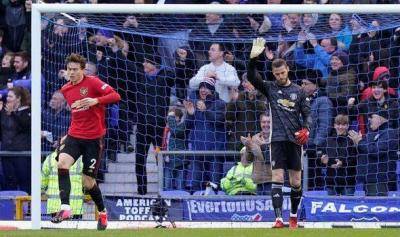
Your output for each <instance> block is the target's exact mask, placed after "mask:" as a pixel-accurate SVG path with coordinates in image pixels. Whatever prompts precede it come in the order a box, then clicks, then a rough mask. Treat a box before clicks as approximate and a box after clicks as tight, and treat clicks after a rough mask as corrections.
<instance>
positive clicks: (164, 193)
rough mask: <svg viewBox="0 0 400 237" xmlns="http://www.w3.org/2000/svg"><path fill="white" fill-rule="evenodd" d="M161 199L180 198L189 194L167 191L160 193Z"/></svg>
mask: <svg viewBox="0 0 400 237" xmlns="http://www.w3.org/2000/svg"><path fill="white" fill-rule="evenodd" d="M160 195H161V197H164V198H168V197H180V196H190V193H188V192H186V191H183V190H169V191H161V192H160Z"/></svg>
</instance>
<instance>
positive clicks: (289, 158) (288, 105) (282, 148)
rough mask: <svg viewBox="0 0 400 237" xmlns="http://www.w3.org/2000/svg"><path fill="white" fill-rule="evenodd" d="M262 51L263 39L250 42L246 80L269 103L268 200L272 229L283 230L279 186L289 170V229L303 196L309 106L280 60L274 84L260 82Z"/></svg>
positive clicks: (294, 223) (276, 63) (274, 69)
mask: <svg viewBox="0 0 400 237" xmlns="http://www.w3.org/2000/svg"><path fill="white" fill-rule="evenodd" d="M264 49H265V40H264V39H263V38H257V39H255V40H254V41H253V46H252V49H251V53H250V62H249V65H248V71H247V77H248V80H249V81H250V83H251V84H253V86H254V87H255V88H256V89H257V90H259V91H260V92H261V93H262V94H264V95H265V96H266V97H267V101H268V102H269V104H270V111H271V117H272V125H271V127H272V133H271V145H270V151H271V168H272V189H271V197H272V205H273V207H274V211H275V216H276V221H275V224H274V226H273V227H274V228H283V227H284V225H283V220H282V203H283V196H282V186H283V182H284V173H285V170H288V171H289V181H290V185H291V192H290V201H291V211H290V218H289V227H290V228H297V209H298V206H299V204H300V200H301V197H302V189H301V169H302V165H301V156H302V145H304V144H306V143H307V141H308V136H309V125H310V123H311V117H310V103H309V101H308V100H307V99H306V95H305V93H304V92H303V91H302V89H301V87H300V86H298V85H296V84H294V83H292V82H291V81H290V79H289V76H288V73H289V67H288V65H287V64H286V61H285V60H283V59H275V60H274V61H273V62H272V74H273V75H274V76H275V81H263V80H262V79H260V78H257V77H256V69H255V67H256V63H257V58H258V56H259V55H260V54H261V53H262V52H263V51H264Z"/></svg>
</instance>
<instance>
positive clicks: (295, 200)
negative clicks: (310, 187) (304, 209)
mask: <svg viewBox="0 0 400 237" xmlns="http://www.w3.org/2000/svg"><path fill="white" fill-rule="evenodd" d="M302 195H303V190H302V189H301V186H299V187H292V189H291V190H290V202H291V203H292V206H291V209H290V213H292V214H297V210H298V208H299V204H300V200H301V196H302Z"/></svg>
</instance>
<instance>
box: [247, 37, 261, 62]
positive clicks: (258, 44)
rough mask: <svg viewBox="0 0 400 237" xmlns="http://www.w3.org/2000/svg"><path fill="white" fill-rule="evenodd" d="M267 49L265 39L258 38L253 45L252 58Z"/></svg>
mask: <svg viewBox="0 0 400 237" xmlns="http://www.w3.org/2000/svg"><path fill="white" fill-rule="evenodd" d="M264 49H265V39H264V38H261V37H260V38H257V39H255V40H253V46H252V47H251V52H250V58H256V57H258V55H260V54H261V53H262V52H263V51H264Z"/></svg>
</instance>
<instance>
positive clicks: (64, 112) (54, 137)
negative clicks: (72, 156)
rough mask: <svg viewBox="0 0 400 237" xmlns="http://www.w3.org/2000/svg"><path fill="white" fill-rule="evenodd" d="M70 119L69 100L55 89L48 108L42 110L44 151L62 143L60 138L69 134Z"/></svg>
mask: <svg viewBox="0 0 400 237" xmlns="http://www.w3.org/2000/svg"><path fill="white" fill-rule="evenodd" d="M70 119H71V113H70V111H69V109H68V108H67V101H66V100H65V98H64V96H63V95H62V93H61V92H60V91H55V92H54V93H53V95H52V96H51V99H50V102H49V104H48V108H46V109H44V110H43V112H42V138H45V141H44V147H43V150H44V151H52V150H54V149H55V148H56V147H57V146H58V145H59V144H60V143H59V142H60V139H61V138H62V137H63V136H65V134H67V130H68V126H69V123H70Z"/></svg>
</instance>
